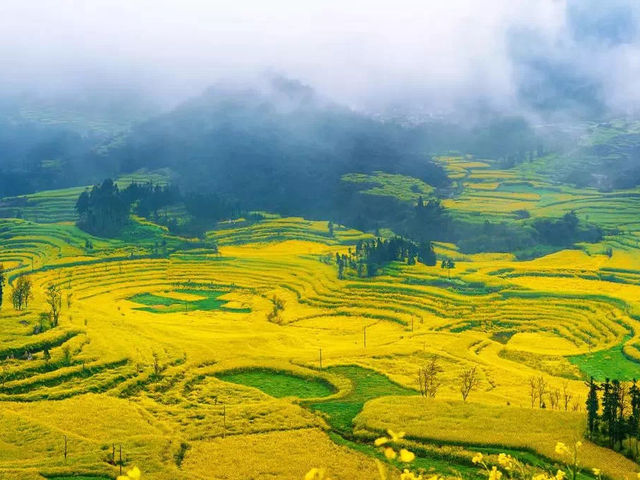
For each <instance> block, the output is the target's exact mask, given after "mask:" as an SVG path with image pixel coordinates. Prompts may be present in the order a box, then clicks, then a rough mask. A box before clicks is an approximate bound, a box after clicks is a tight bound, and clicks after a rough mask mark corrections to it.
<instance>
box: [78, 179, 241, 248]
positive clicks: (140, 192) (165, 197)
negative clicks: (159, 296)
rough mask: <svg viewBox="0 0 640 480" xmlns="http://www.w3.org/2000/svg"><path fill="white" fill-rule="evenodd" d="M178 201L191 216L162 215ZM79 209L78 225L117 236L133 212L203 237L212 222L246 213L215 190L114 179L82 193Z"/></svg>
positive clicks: (175, 230) (179, 230)
mask: <svg viewBox="0 0 640 480" xmlns="http://www.w3.org/2000/svg"><path fill="white" fill-rule="evenodd" d="M177 203H183V204H184V206H185V208H186V210H187V213H188V216H187V217H188V218H180V219H178V218H171V217H169V216H168V215H167V214H166V211H165V215H164V216H163V215H161V210H162V209H163V208H165V209H166V207H168V206H170V205H174V204H177ZM76 210H77V212H78V216H79V219H78V222H77V225H78V227H80V228H81V229H83V230H85V231H87V232H89V233H92V234H94V235H101V236H114V235H117V234H118V233H119V232H120V230H121V229H122V227H124V226H125V225H126V224H127V222H128V219H129V215H130V213H131V212H133V213H135V214H137V215H140V216H142V217H147V218H151V219H153V220H154V221H156V222H158V223H159V224H162V225H165V226H167V227H168V228H169V229H170V230H171V231H172V232H174V233H178V234H191V235H193V236H201V235H202V233H203V232H204V231H205V230H206V229H207V227H210V226H211V225H212V223H215V222H217V221H219V220H222V219H224V218H235V217H237V216H240V215H242V213H243V212H242V210H241V209H240V208H239V206H238V205H237V204H236V203H234V202H230V201H227V200H226V199H224V198H222V197H219V196H218V195H216V194H214V193H206V194H202V193H190V194H187V195H183V194H182V193H181V192H180V190H179V189H178V188H176V187H174V186H171V185H166V186H162V185H154V184H152V183H131V184H130V185H128V186H127V187H126V188H124V189H120V188H118V185H117V184H116V183H114V181H113V180H111V179H106V180H104V181H103V182H102V184H100V185H95V186H94V187H93V188H92V189H91V190H86V191H84V192H82V193H81V194H80V196H79V197H78V201H77V202H76Z"/></svg>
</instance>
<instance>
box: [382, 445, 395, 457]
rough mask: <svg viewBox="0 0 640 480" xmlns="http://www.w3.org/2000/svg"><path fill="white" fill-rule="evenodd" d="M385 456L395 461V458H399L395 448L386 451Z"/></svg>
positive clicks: (388, 448)
mask: <svg viewBox="0 0 640 480" xmlns="http://www.w3.org/2000/svg"><path fill="white" fill-rule="evenodd" d="M384 456H385V457H387V458H388V459H389V460H393V459H394V458H396V457H397V454H396V451H395V450H394V449H393V448H391V447H387V448H385V449H384Z"/></svg>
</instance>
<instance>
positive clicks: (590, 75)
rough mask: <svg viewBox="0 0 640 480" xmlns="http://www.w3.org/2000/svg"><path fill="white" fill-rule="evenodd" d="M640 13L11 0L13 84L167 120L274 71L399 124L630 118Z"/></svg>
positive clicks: (4, 19)
mask: <svg viewBox="0 0 640 480" xmlns="http://www.w3.org/2000/svg"><path fill="white" fill-rule="evenodd" d="M347 6H348V8H346V7H347ZM639 14H640V7H639V6H638V3H637V2H633V1H631V0H629V1H623V0H612V1H607V2H602V1H597V0H588V1H583V0H580V1H578V0H566V1H564V0H536V1H521V2H513V1H511V0H490V1H484V2H477V1H472V0H452V1H448V2H421V1H410V0H400V1H396V2H392V3H390V2H386V1H371V0H367V1H364V0H351V1H348V2H344V1H334V0H329V1H322V2H294V1H284V0H275V1H270V2H264V1H260V0H248V1H240V2H231V1H219V0H217V1H196V0H186V1H181V2H175V1H166V0H160V1H159V0H140V1H135V2H131V1H125V0H96V1H92V2H77V1H72V0H55V1H54V0H37V1H30V2H24V1H20V0H4V1H3V2H2V3H1V4H0V64H1V65H2V75H1V76H0V86H1V87H2V93H3V97H7V96H9V97H10V96H15V95H22V96H23V97H24V96H27V97H36V98H40V99H42V98H45V99H48V98H51V97H52V96H53V97H55V96H58V95H60V96H63V97H64V96H67V97H68V96H69V95H70V94H72V95H73V96H74V97H75V98H76V99H77V100H78V99H79V98H82V97H83V96H87V97H88V98H89V99H90V100H91V101H93V100H94V99H95V98H102V101H103V102H104V101H105V100H104V99H105V98H114V99H116V100H114V101H115V103H116V104H117V105H122V102H121V101H118V99H121V98H123V97H124V98H127V96H129V97H134V98H137V99H138V100H142V99H144V101H145V102H146V104H147V105H152V106H153V107H154V108H157V109H166V108H168V107H172V106H175V105H178V104H179V103H180V102H181V101H183V100H184V99H186V98H188V97H192V96H195V95H198V94H200V93H201V92H202V91H203V90H204V89H205V88H207V87H208V86H210V85H212V84H220V83H223V84H227V85H228V84H231V85H238V84H247V85H248V84H252V83H253V81H254V80H255V79H256V78H259V77H261V76H262V75H264V73H265V72H272V73H273V72H275V73H279V74H283V75H286V76H288V77H290V78H295V79H298V80H300V81H301V82H302V83H304V84H307V85H310V86H312V87H313V88H314V89H315V90H316V91H317V92H318V93H319V95H321V96H323V97H326V98H329V99H331V100H333V101H335V102H338V103H341V104H344V105H347V106H349V107H351V108H355V109H358V110H363V111H367V112H373V113H383V114H385V115H388V114H393V115H396V114H401V115H408V114H411V115H416V114H417V115H419V116H424V117H430V116H438V115H443V114H446V115H456V114H458V115H460V114H464V112H468V111H474V112H476V111H479V112H487V111H490V112H498V113H508V114H527V115H533V116H534V117H537V116H538V115H542V116H544V117H545V118H546V117H548V116H554V117H559V116H560V117H562V116H566V115H571V116H580V117H584V116H591V117H593V116H594V115H595V116H605V115H609V114H615V115H621V114H622V115H628V114H633V113H635V112H637V110H638V108H639V107H640V89H638V88H637V87H636V86H635V85H636V79H637V78H638V75H639V74H640V37H639V35H638V19H639ZM132 92H133V93H132ZM124 103H128V102H124Z"/></svg>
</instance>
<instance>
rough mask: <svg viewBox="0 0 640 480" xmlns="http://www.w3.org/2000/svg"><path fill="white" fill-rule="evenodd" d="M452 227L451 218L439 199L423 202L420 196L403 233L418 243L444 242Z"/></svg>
mask: <svg viewBox="0 0 640 480" xmlns="http://www.w3.org/2000/svg"><path fill="white" fill-rule="evenodd" d="M452 227H453V224H452V222H451V218H450V217H449V215H448V214H447V212H446V210H445V208H444V206H443V205H442V203H441V202H440V200H439V199H437V198H431V199H429V200H428V201H426V202H425V201H424V199H423V198H422V196H420V197H418V201H417V203H416V206H415V207H414V209H413V211H412V212H410V213H409V219H408V220H407V225H406V227H405V231H406V233H407V236H409V237H410V238H413V239H416V240H418V241H430V240H445V239H449V236H450V235H451V234H452V231H451V229H452Z"/></svg>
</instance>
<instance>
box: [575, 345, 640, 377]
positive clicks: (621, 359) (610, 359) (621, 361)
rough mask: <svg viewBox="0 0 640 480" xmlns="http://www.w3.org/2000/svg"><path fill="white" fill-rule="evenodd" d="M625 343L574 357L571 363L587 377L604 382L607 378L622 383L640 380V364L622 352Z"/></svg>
mask: <svg viewBox="0 0 640 480" xmlns="http://www.w3.org/2000/svg"><path fill="white" fill-rule="evenodd" d="M622 347H623V343H620V344H618V345H616V346H615V347H613V348H609V349H608V350H599V351H597V352H593V353H585V354H583V355H574V356H571V357H568V358H569V361H570V362H571V363H573V364H574V365H576V366H577V367H578V368H579V369H580V370H581V371H582V372H584V374H585V375H586V376H587V377H593V378H594V379H595V380H598V381H603V380H605V379H606V378H610V379H617V380H621V381H628V380H633V379H634V378H640V363H638V362H635V361H633V360H630V359H629V357H627V356H626V355H625V354H624V352H623V351H622Z"/></svg>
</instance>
